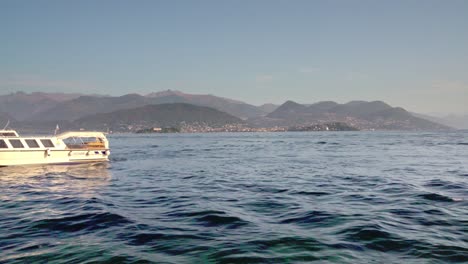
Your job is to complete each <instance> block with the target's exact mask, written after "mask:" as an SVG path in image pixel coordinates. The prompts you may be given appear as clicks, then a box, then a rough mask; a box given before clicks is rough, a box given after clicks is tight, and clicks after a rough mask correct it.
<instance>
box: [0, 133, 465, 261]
mask: <svg viewBox="0 0 468 264" xmlns="http://www.w3.org/2000/svg"><path fill="white" fill-rule="evenodd" d="M109 140H110V143H111V149H112V152H111V160H112V161H111V162H110V163H109V164H108V165H105V164H104V165H103V164H100V165H84V166H83V165H75V166H52V167H29V168H1V169H0V263H88V262H89V263H96V262H107V263H300V262H302V263H303V262H309V261H314V260H317V261H318V262H320V263H327V262H329V263H446V262H460V263H461V262H466V261H468V132H450V133H397V132H338V133H334V132H328V133H325V132H324V133H320V132H312V133H302V132H301V133H294V132H292V133H244V134H242V133H224V134H161V135H111V136H110V137H109Z"/></svg>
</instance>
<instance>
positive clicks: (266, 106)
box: [258, 104, 279, 114]
mask: <svg viewBox="0 0 468 264" xmlns="http://www.w3.org/2000/svg"><path fill="white" fill-rule="evenodd" d="M278 107H279V105H275V104H263V105H261V106H259V107H258V108H259V109H260V110H261V111H262V112H264V113H266V114H269V113H271V112H273V111H275V110H276V109H278Z"/></svg>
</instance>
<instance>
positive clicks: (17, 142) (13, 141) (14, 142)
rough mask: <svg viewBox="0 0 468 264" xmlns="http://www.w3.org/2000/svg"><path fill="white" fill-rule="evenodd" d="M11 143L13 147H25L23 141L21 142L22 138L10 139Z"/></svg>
mask: <svg viewBox="0 0 468 264" xmlns="http://www.w3.org/2000/svg"><path fill="white" fill-rule="evenodd" d="M10 144H11V145H12V146H13V148H24V145H23V143H21V140H19V139H10Z"/></svg>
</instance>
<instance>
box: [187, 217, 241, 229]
mask: <svg viewBox="0 0 468 264" xmlns="http://www.w3.org/2000/svg"><path fill="white" fill-rule="evenodd" d="M196 221H197V222H200V223H203V225H204V226H224V227H226V228H229V229H234V228H238V227H241V226H244V225H247V224H248V222H247V221H244V220H242V219H240V218H239V217H236V216H224V215H216V214H212V215H205V216H202V217H200V218H197V219H196Z"/></svg>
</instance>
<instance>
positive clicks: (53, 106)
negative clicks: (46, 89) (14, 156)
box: [0, 90, 447, 130]
mask: <svg viewBox="0 0 468 264" xmlns="http://www.w3.org/2000/svg"><path fill="white" fill-rule="evenodd" d="M150 105H160V106H159V107H149V106H150ZM189 105H191V106H189ZM146 106H148V107H146ZM196 106H198V107H202V108H197V107H196ZM176 109H178V110H177V111H176ZM182 110H183V111H182ZM203 115H206V116H205V117H203ZM197 116H198V117H197ZM201 117H203V118H201ZM126 118H127V119H128V120H127V119H126ZM197 118H198V119H197ZM124 119H125V120H127V121H126V123H125V124H126V126H127V127H128V126H132V122H133V123H134V124H133V125H135V124H137V123H138V124H140V125H141V124H145V123H147V124H148V125H149V124H152V125H156V124H160V125H164V126H166V125H176V124H177V123H180V122H184V121H186V122H189V123H190V122H192V123H196V122H201V123H204V124H212V125H214V124H215V125H225V124H227V123H236V124H240V123H242V124H246V125H249V126H252V127H276V126H283V127H286V126H296V127H297V126H309V125H312V124H324V123H327V122H342V123H346V124H348V125H350V126H354V127H356V128H358V129H376V130H440V129H447V126H444V125H441V124H439V123H442V122H437V121H436V120H435V119H431V118H429V117H428V118H424V117H423V116H420V115H417V114H413V113H409V112H407V111H406V110H405V109H403V108H399V107H392V106H390V105H388V104H386V103H384V102H381V101H373V102H366V101H352V102H349V103H346V104H338V103H336V102H333V101H324V102H318V103H314V104H307V105H306V104H298V103H295V102H293V101H287V102H285V103H284V104H282V105H280V106H278V105H274V104H265V105H262V106H258V107H257V106H254V105H251V104H247V103H244V102H241V101H237V100H232V99H228V98H223V97H218V96H214V95H198V94H186V93H183V92H180V91H171V90H167V91H163V92H156V93H150V94H148V95H145V96H143V95H139V94H127V95H124V96H118V97H113V96H102V95H81V94H61V93H51V94H49V93H32V94H26V93H23V92H18V93H14V94H9V95H2V96H0V121H1V122H6V121H5V120H11V121H12V122H15V124H16V126H17V127H30V128H33V127H34V126H44V125H48V126H49V125H50V124H53V123H65V124H68V125H70V126H71V124H74V125H80V126H82V127H85V129H89V127H92V128H94V129H95V128H97V125H98V124H104V123H105V124H107V125H108V126H112V127H116V126H117V127H118V126H121V125H122V124H123V123H122V120H124ZM171 120H176V121H174V122H172V123H171V122H170V121H171ZM223 120H224V121H223ZM119 122H120V123H119Z"/></svg>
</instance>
